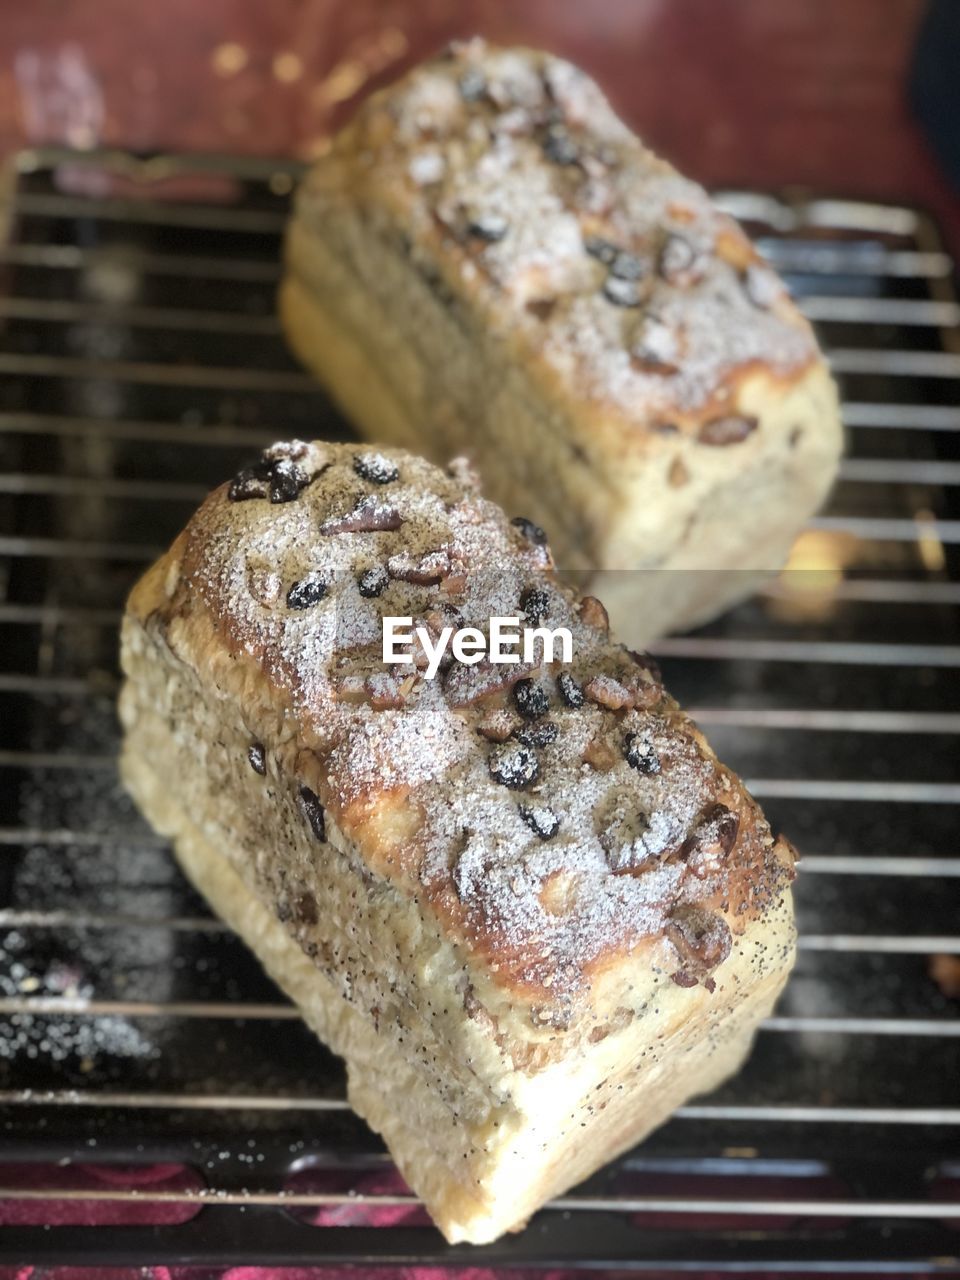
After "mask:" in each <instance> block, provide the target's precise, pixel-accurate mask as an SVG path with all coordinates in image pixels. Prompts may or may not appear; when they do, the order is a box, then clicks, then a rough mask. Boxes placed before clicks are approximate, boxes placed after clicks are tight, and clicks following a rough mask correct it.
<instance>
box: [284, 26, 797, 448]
mask: <svg viewBox="0 0 960 1280" xmlns="http://www.w3.org/2000/svg"><path fill="white" fill-rule="evenodd" d="M358 155H359V156H360V157H361V158H362V166H363V184H364V190H365V192H366V193H367V194H368V196H369V195H371V194H372V195H376V193H378V192H382V193H383V202H384V205H385V206H386V207H387V208H391V209H394V208H396V207H397V205H398V202H399V203H400V204H401V205H402V208H403V217H404V220H405V224H406V225H405V228H404V231H405V234H409V235H410V252H411V254H412V255H413V256H414V257H416V256H418V255H421V254H422V255H423V256H424V259H425V261H426V262H427V263H428V264H430V263H432V264H433V265H434V267H436V266H437V265H439V266H440V268H441V270H442V273H443V274H444V275H446V276H448V278H449V281H450V283H452V284H454V285H455V286H459V288H460V289H461V290H462V291H464V292H466V293H467V294H468V296H469V298H470V300H471V303H472V304H474V303H475V304H476V305H477V306H478V307H479V308H480V310H481V311H482V312H483V313H484V316H485V319H486V321H487V322H488V323H489V324H490V325H491V326H492V327H493V330H494V332H495V333H505V332H508V331H509V332H510V334H511V337H512V338H513V337H514V336H517V337H518V339H519V341H520V342H521V344H526V347H527V351H528V354H529V356H530V359H531V361H532V362H533V364H532V367H535V366H536V364H537V362H538V361H543V362H545V363H546V364H547V366H548V367H549V369H550V370H551V375H555V374H557V373H559V374H560V375H561V377H562V379H563V381H564V382H565V384H566V385H567V386H568V387H569V388H570V389H571V394H572V395H573V396H574V398H575V399H576V400H582V399H584V398H587V399H592V400H594V401H597V402H600V403H602V404H603V405H604V406H605V408H607V409H610V408H615V409H616V410H618V411H620V412H621V413H622V414H623V415H624V417H625V418H626V419H627V420H628V421H629V422H630V423H633V424H636V423H644V422H648V421H649V420H650V419H651V418H653V419H654V420H656V419H659V418H663V417H669V416H670V415H671V414H676V415H677V416H678V417H680V418H681V420H682V419H683V418H684V416H685V415H693V416H695V415H696V414H697V413H703V412H707V411H709V410H710V409H711V407H712V405H713V404H714V403H716V402H717V401H718V400H722V399H723V396H724V391H725V388H726V387H727V385H728V384H729V382H730V380H731V379H733V378H735V377H736V376H737V375H738V374H740V373H742V372H744V371H746V370H749V369H752V368H753V367H755V366H757V365H760V366H764V367H767V368H769V369H770V370H771V372H772V373H774V374H775V375H779V376H783V377H789V376H791V375H792V374H795V373H797V372H799V371H802V370H804V369H805V368H806V367H807V366H808V364H809V363H810V361H811V360H813V359H814V358H815V357H816V354H817V350H816V344H815V342H814V339H813V336H812V334H811V331H810V329H809V327H808V326H807V325H806V323H805V322H804V321H803V320H802V319H801V317H800V316H799V314H798V313H797V311H796V310H795V309H794V308H793V307H792V305H791V304H790V303H789V301H788V300H787V298H786V295H785V292H784V290H783V289H782V286H780V284H779V282H778V280H777V278H776V276H775V275H774V273H773V272H772V271H771V270H770V269H769V268H767V267H766V266H763V265H760V262H761V260H760V259H759V257H758V255H757V254H756V253H755V251H754V250H753V249H752V247H751V246H750V244H749V242H748V241H747V239H746V237H745V236H744V235H743V234H742V233H741V232H740V230H739V228H738V227H736V225H735V224H734V223H733V221H732V220H731V219H730V218H729V217H727V216H726V215H725V214H722V213H721V212H719V211H718V210H717V209H716V208H715V207H714V206H713V205H712V203H711V201H710V199H709V197H708V196H707V194H706V192H705V191H704V190H703V189H702V188H701V187H699V186H698V185H697V184H695V183H693V182H690V181H687V180H686V179H685V178H683V177H681V176H680V175H679V174H677V173H676V172H675V170H673V169H672V168H671V167H670V166H669V165H667V164H665V163H664V162H662V161H660V160H659V159H658V158H657V157H655V156H654V155H652V154H651V153H650V152H649V151H647V150H646V149H645V148H644V147H643V146H642V144H641V143H640V142H639V141H638V140H637V139H636V138H635V137H634V136H633V135H632V134H631V133H630V131H629V130H628V129H627V128H626V127H625V126H624V125H623V124H622V122H621V121H619V120H618V119H617V117H616V116H615V115H614V113H613V111H612V110H611V109H610V107H609V105H608V104H607V102H606V100H605V99H604V97H603V95H602V94H601V92H600V90H599V89H598V88H597V86H596V85H595V84H594V83H593V82H592V81H591V80H590V79H589V77H587V76H586V75H584V74H583V73H582V72H580V71H579V70H577V69H576V68H574V67H572V66H571V65H570V64H569V63H566V62H563V61H561V60H559V59H556V58H552V57H550V56H548V55H545V54H537V53H530V52H527V51H523V50H497V49H491V48H489V47H488V46H486V45H485V44H484V43H483V42H482V41H479V40H473V41H470V42H468V43H465V44H461V45H458V46H455V47H454V50H453V52H452V53H451V54H450V55H449V56H447V57H445V58H440V59H437V60H436V61H435V62H432V63H429V64H427V65H426V66H424V67H422V68H421V69H420V70H418V71H417V72H415V73H414V74H413V75H412V76H411V77H408V78H407V79H406V80H404V81H402V82H401V83H400V84H399V85H398V86H396V87H395V88H394V89H393V90H391V91H389V93H388V95H387V96H386V98H382V97H381V98H377V99H374V100H373V101H372V102H371V104H369V106H368V107H367V108H365V109H363V110H361V112H360V114H359V116H358V117H357V119H356V121H355V123H354V125H353V126H352V127H351V128H350V129H349V130H347V131H346V133H345V134H344V135H343V136H342V137H341V138H340V139H339V140H338V142H337V143H336V145H335V146H334V148H333V150H332V151H331V153H330V154H329V155H328V156H327V157H325V158H324V159H323V160H322V161H321V162H320V164H319V166H318V172H321V173H322V172H326V171H329V170H330V168H331V167H333V168H335V167H336V166H341V165H342V166H344V168H345V172H346V173H347V174H348V173H349V166H350V165H351V164H353V163H355V157H357V156H358ZM347 180H348V181H349V178H348V179H347ZM324 190H325V188H324V185H323V184H317V185H314V184H311V183H310V182H309V181H308V182H307V183H306V184H305V186H304V189H303V192H302V195H301V199H300V204H299V214H300V216H301V217H302V218H303V219H304V220H305V221H306V222H307V223H308V224H309V223H310V222H311V220H315V219H317V218H319V219H320V221H321V222H322V217H323V212H324ZM438 228H440V229H441V231H442V239H443V244H442V254H441V256H440V257H439V258H438V257H437V246H436V236H437V230H438ZM597 239H599V240H601V241H604V242H606V243H608V244H609V246H610V254H609V255H608V256H607V258H606V260H601V258H600V257H598V256H596V255H594V254H591V253H588V252H587V250H586V248H585V242H587V241H594V242H595V241H596V240H597ZM617 253H619V254H620V255H621V258H624V257H629V258H630V259H631V260H632V261H633V262H634V263H635V264H636V265H637V268H638V270H637V272H636V273H635V274H633V275H632V276H631V278H629V279H625V278H622V277H620V276H618V274H617V272H616V269H615V268H613V267H611V261H612V259H613V257H614V255H615V254H617ZM458 277H459V278H458ZM651 317H653V318H655V319H656V320H657V322H658V323H659V324H660V326H661V329H660V331H659V345H660V347H661V348H664V345H665V343H666V346H668V347H669V348H670V350H671V351H672V350H676V351H677V352H678V353H679V355H678V358H677V359H676V361H675V362H674V361H673V360H672V359H671V361H669V362H668V363H664V362H661V363H659V364H655V365H651V363H650V362H649V361H645V360H643V359H638V358H637V356H636V351H637V348H638V345H642V338H643V331H644V323H645V321H647V320H648V319H649V318H651ZM665 331H666V332H667V333H668V334H669V338H670V340H669V342H667V341H666V338H665V336H664V332H665ZM681 425H683V423H682V421H681Z"/></svg>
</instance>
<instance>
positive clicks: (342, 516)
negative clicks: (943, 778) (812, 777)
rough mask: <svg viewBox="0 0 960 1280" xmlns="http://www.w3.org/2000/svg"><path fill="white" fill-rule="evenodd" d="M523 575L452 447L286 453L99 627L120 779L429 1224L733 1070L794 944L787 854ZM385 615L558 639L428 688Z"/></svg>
mask: <svg viewBox="0 0 960 1280" xmlns="http://www.w3.org/2000/svg"><path fill="white" fill-rule="evenodd" d="M550 566H551V560H550V553H549V550H548V548H547V546H546V544H545V541H544V538H543V535H542V532H541V531H540V530H539V529H538V528H537V527H536V526H535V525H533V524H532V523H531V522H529V521H528V520H523V519H520V520H515V521H513V522H510V521H508V520H507V518H506V517H505V516H504V515H503V513H502V512H501V511H500V510H499V509H498V508H497V507H496V506H494V505H493V504H492V503H490V502H488V501H486V500H484V499H483V498H482V497H480V496H479V494H478V493H477V491H476V489H475V487H474V480H473V477H472V476H471V474H470V473H469V470H468V469H467V468H465V467H464V466H463V465H462V464H455V465H454V466H453V467H452V468H451V470H450V471H446V472H444V471H441V470H439V469H437V468H435V467H433V466H432V465H430V464H428V463H426V462H424V461H422V460H420V459H418V458H414V457H412V456H410V455H408V454H405V453H403V452H400V451H397V450H389V449H387V450H382V451H373V450H371V449H369V448H366V447H362V446H348V445H326V444H321V443H317V442H314V443H312V444H303V443H301V442H297V441H294V442H290V443H287V444H279V445H275V446H273V447H272V448H271V449H269V450H267V451H266V452H265V454H264V455H263V458H262V459H261V461H260V462H259V463H258V464H257V465H256V466H255V467H253V468H251V469H250V470H248V471H246V472H243V473H241V474H240V475H239V476H237V477H236V478H235V479H234V480H233V481H232V482H231V483H229V484H225V485H223V486H221V488H219V489H217V490H216V491H214V492H213V493H212V494H211V495H210V497H209V498H208V499H207V500H206V501H205V502H204V504H203V506H202V507H201V508H200V510H199V511H198V512H197V514H196V515H195V516H194V518H193V519H192V520H191V522H190V523H189V525H188V526H187V528H186V530H185V531H184V532H183V534H182V535H181V536H180V537H179V538H178V539H177V541H176V542H175V543H174V545H173V547H172V548H171V549H170V551H169V552H168V553H167V554H166V555H165V556H163V557H162V559H161V560H160V561H159V562H158V563H157V564H156V565H154V566H153V568H151V569H150V570H149V571H148V573H147V574H146V575H145V576H144V578H143V579H142V580H141V581H140V583H139V584H138V585H137V587H136V588H135V590H134V592H133V594H132V596H131V598H130V602H129V606H128V610H127V615H126V618H125V621H124V627H123V666H124V670H125V673H126V677H127V681H126V685H125V688H124V691H123V694H122V699H121V712H122V718H123V722H124V726H125V730H126V738H125V747H124V754H123V771H124V777H125V779H126V781H127V784H128V786H129V787H130V790H131V791H132V793H133V795H134V796H135V798H136V799H137V801H138V802H139V804H140V805H141V807H142V808H143V810H144V812H145V813H146V814H147V816H148V817H149V818H150V820H151V821H152V822H153V823H154V825H155V826H156V827H157V828H158V829H159V830H160V831H162V832H164V833H166V834H169V835H170V836H172V837H173V839H174V843H175V848H176V851H177V855H178V857H179V858H180V860H181V862H182V864H183V866H184V868H185V870H186V871H187V874H188V875H189V876H191V878H192V879H193V880H194V881H195V883H196V884H197V885H198V887H199V888H200V889H201V891H202V892H204V893H205V894H206V895H207V897H208V898H209V900H210V901H211V903H212V904H213V906H214V907H215V909H216V910H218V911H219V912H220V913H221V914H222V915H223V916H224V917H225V918H226V919H227V920H228V921H229V922H230V923H231V924H232V925H233V926H234V927H235V928H236V929H237V930H238V931H239V932H240V933H241V934H242V935H243V936H244V938H245V939H246V940H247V941H248V943H249V944H250V945H251V946H252V947H253V949H254V950H255V951H256V952H257V953H258V954H259V955H260V957H261V959H262V960H263V962H264V964H265V965H266V967H267V969H268V970H269V971H270V972H271V974H272V975H273V976H274V978H275V979H276V980H277V981H278V983H279V984H280V985H281V986H283V987H284V988H285V989H286V990H287V991H288V992H289V994H290V995H291V996H292V997H293V999H294V1000H296V1002H297V1003H298V1004H299V1006H300V1008H301V1009H302V1011H303V1014H304V1016H305V1017H306V1019H307V1021H308V1022H309V1023H310V1024H311V1026H313V1027H314V1029H315V1030H316V1031H317V1032H318V1033H319V1034H320V1035H321V1036H322V1037H323V1038H324V1039H325V1040H326V1041H327V1042H328V1043H329V1044H330V1045H331V1046H332V1048H333V1049H334V1050H335V1051H336V1052H338V1053H340V1054H342V1055H343V1056H344V1057H345V1059H346V1062H347V1069H348V1077H349V1095H350V1099H351V1102H352V1104H353V1105H354V1106H355V1107H356V1109H357V1110H358V1111H359V1112H360V1114H361V1115H363V1116H364V1117H365V1118H366V1119H367V1120H368V1121H369V1122H370V1123H371V1124H372V1125H373V1127H374V1128H376V1129H377V1130H378V1131H379V1132H381V1133H382V1134H383V1135H384V1137H385V1139H386V1141H387V1143H388V1145H389V1147H390V1149H391V1151H392V1153H393V1155H394V1156H395V1158H396V1159H397V1162H398V1164H399V1166H400V1168H401V1170H402V1172H403V1174H404V1176H405V1177H406V1178H407V1180H408V1181H409V1183H410V1184H411V1186H413V1188H414V1189H415V1190H416V1191H417V1192H418V1193H419V1194H420V1195H422V1197H423V1198H424V1200H425V1202H426V1205H427V1207H428V1209H429V1210H430V1212H431V1213H432V1214H433V1216H434V1218H435V1220H436V1221H437V1223H438V1225H439V1226H440V1228H441V1230H443V1231H444V1232H445V1234H446V1235H447V1236H448V1238H450V1239H452V1240H456V1239H466V1240H487V1239H491V1238H493V1237H495V1236H496V1235H499V1234H500V1233H501V1232H503V1231H504V1230H507V1229H510V1228H514V1227H517V1226H518V1225H521V1224H522V1223H523V1222H524V1221H525V1220H526V1219H527V1218H528V1217H529V1215H530V1214H531V1213H532V1212H533V1211H534V1210H535V1209H536V1208H537V1207H539V1205H540V1204H541V1203H543V1201H544V1200H545V1199H546V1198H548V1197H549V1196H551V1195H553V1194H555V1193H556V1192H558V1191H560V1190H562V1189H563V1188H565V1187H567V1186H569V1185H571V1184H572V1183H573V1182H575V1181H578V1180H579V1179H581V1178H582V1177H584V1176H585V1175H586V1174H587V1173H589V1172H590V1171H591V1170H592V1169H594V1168H595V1167H597V1165H599V1164H600V1163H602V1162H603V1161H605V1160H607V1159H609V1158H610V1157H612V1156H613V1155H614V1154H616V1153H617V1152H618V1151H620V1150H623V1149H624V1148H625V1147H627V1146H629V1145H631V1144H632V1143H634V1142H636V1141H637V1140H638V1139H639V1138H640V1137H641V1136H642V1135H643V1134H645V1133H646V1132H647V1131H649V1129H650V1128H652V1127H653V1126H654V1125H656V1124H658V1123H660V1122H661V1121H662V1120H663V1119H665V1118H666V1116H667V1115H669V1113H670V1112H671V1111H672V1110H673V1109H674V1108H675V1107H676V1106H678V1105H679V1104H680V1103H681V1102H682V1101H684V1100H685V1099H686V1098H687V1097H688V1096H690V1094H691V1093H693V1092H697V1091H702V1090H703V1089H706V1088H710V1087H712V1086H713V1085H714V1084H715V1083H717V1082H718V1081H719V1080H720V1079H722V1078H723V1077H724V1076H726V1075H727V1074H729V1072H730V1071H731V1070H733V1069H735V1067H736V1066H737V1065H738V1064H739V1062H740V1060H741V1059H742V1057H743V1055H744V1053H745V1052H746V1050H747V1047H748V1045H749V1041H750V1038H751V1036H752V1033H753V1031H754V1029H755V1027H756V1024H757V1022H758V1021H759V1020H760V1019H761V1018H762V1017H763V1016H764V1015H765V1014H766V1013H767V1012H768V1011H769V1008H770V1007H771V1005H772V1002H773V1000H774V999H775V997H776V995H777V993H778V991H779V990H780V988H781V986H782V984H783V982H784V980H785V978H786V974H787V971H788V969H789V967H790V964H791V962H792V958H793V945H794V942H793V926H792V914H791V907H790V895H789V889H788V886H789V882H790V880H791V879H792V876H793V860H794V859H793V853H792V850H791V849H790V847H789V845H788V844H787V843H786V842H785V841H783V840H774V838H773V837H772V836H771V833H770V830H769V828H768V826H767V823H766V822H765V820H764V818H763V815H762V814H761V812H760V810H759V808H758V806H757V805H756V804H755V802H754V801H753V800H752V799H751V798H750V797H749V795H748V794H747V793H746V791H745V790H744V788H743V786H742V784H741V783H740V782H739V780H738V779H737V778H736V777H734V776H733V775H732V774H731V773H730V772H729V770H727V769H725V768H724V767H723V766H722V765H721V764H720V763H719V762H718V761H717V759H716V758H715V756H714V755H713V753H712V752H711V751H710V748H709V747H708V746H707V744H706V742H705V741H704V739H703V737H702V735H701V734H700V733H699V731H698V730H697V728H696V726H695V725H694V724H693V723H692V721H690V720H689V719H688V718H687V717H686V716H685V715H684V714H683V712H682V711H681V710H680V709H679V707H678V706H677V705H676V703H675V702H674V701H673V700H672V699H671V698H670V697H669V695H668V694H666V693H665V691H664V689H663V687H662V684H661V681H660V678H659V675H658V672H657V670H656V668H655V666H654V665H653V663H652V662H651V661H650V660H649V659H647V658H646V657H645V656H643V655H639V654H636V653H632V652H630V651H628V650H626V649H624V648H621V647H620V646H619V645H617V644H615V643H614V642H613V641H612V640H611V639H610V637H609V635H608V633H607V625H606V617H605V611H604V609H603V607H602V605H600V604H599V602H598V601H596V600H595V599H593V598H591V597H584V598H578V597H577V596H575V595H574V594H573V593H572V592H571V591H570V590H569V589H568V588H566V587H564V586H562V585H560V584H559V583H558V581H557V580H556V578H555V575H554V574H553V573H552V571H551V567H550ZM385 615H391V616H409V617H412V618H414V619H415V620H417V621H418V622H419V623H421V624H422V625H424V626H426V627H427V628H429V629H430V631H431V633H433V632H436V631H438V630H439V628H440V627H442V626H446V625H455V626H457V627H462V626H475V627H477V628H479V629H481V630H483V631H485V632H486V631H487V630H488V629H489V620H490V618H491V617H493V616H498V617H509V616H522V617H523V618H525V619H526V620H527V622H528V623H529V624H530V625H535V624H537V623H541V624H543V625H547V626H549V627H551V628H555V627H559V626H565V627H567V628H569V630H570V632H571V634H572V637H573V660H572V662H571V663H569V664H565V663H562V662H560V661H559V660H557V659H554V660H553V661H552V662H546V661H544V660H543V658H544V655H543V653H542V646H541V647H540V649H539V650H538V652H537V654H536V655H535V656H534V658H533V661H532V662H529V663H519V664H517V665H513V666H499V665H493V664H490V663H488V662H486V661H484V662H481V663H480V664H478V665H472V666H468V665H465V664H463V663H459V662H457V661H455V660H453V659H452V658H448V659H447V660H446V661H445V663H444V664H443V665H442V667H441V670H440V671H439V672H438V674H437V675H436V677H435V678H434V679H428V678H427V677H426V675H425V671H424V663H423V661H422V659H421V658H419V657H418V660H417V661H416V662H414V663H411V664H408V665H406V666H401V667H397V668H387V667H385V666H384V664H383V661H382V652H381V646H382V622H383V617H384V616H385Z"/></svg>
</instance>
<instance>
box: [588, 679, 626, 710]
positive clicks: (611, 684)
mask: <svg viewBox="0 0 960 1280" xmlns="http://www.w3.org/2000/svg"><path fill="white" fill-rule="evenodd" d="M583 692H584V694H585V696H586V697H587V698H589V699H590V701H591V702H595V703H596V704H597V705H598V706H601V707H606V708H607V709H608V710H609V711H623V710H626V709H629V708H630V707H632V706H633V705H634V696H633V694H632V693H631V692H630V690H629V689H627V688H625V687H624V686H623V685H622V684H621V683H620V681H619V680H614V678H613V676H606V675H600V676H594V677H593V679H592V680H588V681H587V683H586V684H585V685H584V686H583Z"/></svg>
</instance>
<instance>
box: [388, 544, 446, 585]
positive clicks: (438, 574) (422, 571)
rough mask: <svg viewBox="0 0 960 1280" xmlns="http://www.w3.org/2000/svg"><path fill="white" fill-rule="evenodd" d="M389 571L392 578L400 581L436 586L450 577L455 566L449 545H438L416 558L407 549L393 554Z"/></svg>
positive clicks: (389, 562) (389, 563)
mask: <svg viewBox="0 0 960 1280" xmlns="http://www.w3.org/2000/svg"><path fill="white" fill-rule="evenodd" d="M387 572H388V573H389V575H390V577H391V578H397V579H398V580H399V581H400V582H413V583H416V585H417V586H420V587H435V586H437V585H438V584H439V583H441V582H443V580H444V579H445V578H448V577H450V575H451V573H452V572H453V566H452V564H451V561H450V551H449V548H447V547H438V548H437V549H436V550H435V551H428V552H426V553H425V554H424V555H422V556H419V557H417V558H416V559H414V558H413V557H412V556H410V554H409V553H408V552H406V551H403V552H401V553H400V554H399V555H395V556H391V557H390V559H389V560H388V561H387Z"/></svg>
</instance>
